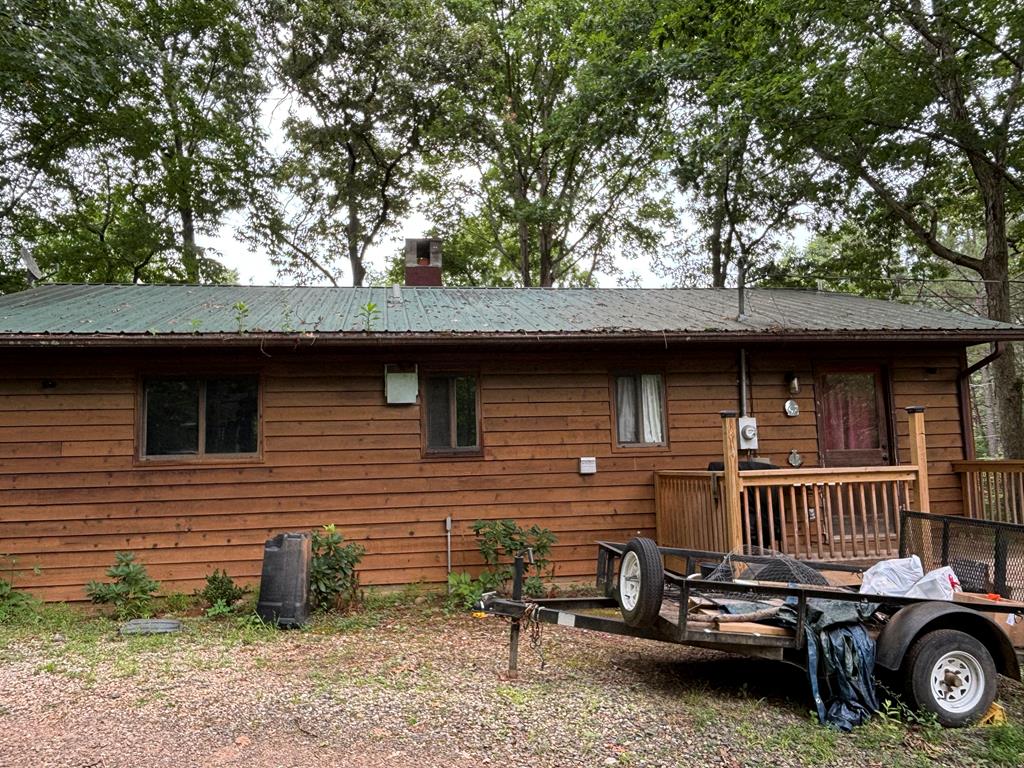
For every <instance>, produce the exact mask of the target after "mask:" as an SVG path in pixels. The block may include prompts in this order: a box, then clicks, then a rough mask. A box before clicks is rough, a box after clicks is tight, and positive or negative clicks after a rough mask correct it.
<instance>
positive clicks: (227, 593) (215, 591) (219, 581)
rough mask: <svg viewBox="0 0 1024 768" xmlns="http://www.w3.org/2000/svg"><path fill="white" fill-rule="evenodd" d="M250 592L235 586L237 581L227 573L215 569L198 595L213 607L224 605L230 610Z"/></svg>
mask: <svg viewBox="0 0 1024 768" xmlns="http://www.w3.org/2000/svg"><path fill="white" fill-rule="evenodd" d="M248 591H249V590H248V589H247V588H245V587H240V586H238V585H237V584H235V580H234V579H232V578H231V577H230V576H228V574H227V571H221V570H218V569H214V571H213V573H211V574H210V575H209V576H207V577H206V586H205V587H203V588H202V589H201V590H200V591H199V592H197V593H196V594H197V595H198V596H199V597H200V598H202V599H203V601H205V602H206V604H207V605H209V606H211V607H212V606H214V605H216V604H217V603H224V605H226V606H227V607H228V608H229V609H230V608H231V607H232V606H234V604H235V603H237V602H238V601H239V600H241V599H242V598H243V597H245V593H246V592H248Z"/></svg>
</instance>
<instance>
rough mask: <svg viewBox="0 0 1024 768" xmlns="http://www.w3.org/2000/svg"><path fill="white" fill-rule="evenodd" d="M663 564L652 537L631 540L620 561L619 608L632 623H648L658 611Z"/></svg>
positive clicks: (662, 591)
mask: <svg viewBox="0 0 1024 768" xmlns="http://www.w3.org/2000/svg"><path fill="white" fill-rule="evenodd" d="M664 593H665V564H664V563H663V562H662V559H661V552H659V551H658V545H657V544H655V543H654V541H653V540H652V539H645V538H640V537H637V538H635V539H632V540H630V542H629V543H628V544H627V545H626V548H625V549H624V550H623V552H622V560H621V562H620V563H619V608H620V609H621V610H622V618H623V619H625V621H626V623H627V624H628V625H629V626H631V627H649V626H650V625H651V624H653V623H654V621H655V619H657V618H658V614H659V613H660V612H661V600H662V598H663V597H664Z"/></svg>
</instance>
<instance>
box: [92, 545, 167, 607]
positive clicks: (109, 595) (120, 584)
mask: <svg viewBox="0 0 1024 768" xmlns="http://www.w3.org/2000/svg"><path fill="white" fill-rule="evenodd" d="M107 576H109V577H110V578H112V579H113V580H114V581H113V583H110V584H104V583H102V582H99V581H90V582H89V583H88V584H86V585H85V594H86V596H87V597H88V598H89V599H90V600H92V601H93V602H94V603H101V604H104V605H113V606H114V613H115V615H116V616H117V618H118V619H120V620H122V621H125V620H127V619H137V618H140V617H144V616H149V615H150V614H151V613H152V605H153V595H154V594H155V593H156V591H157V590H158V589H159V588H160V584H159V583H158V582H156V581H153V579H151V578H149V574H148V573H146V568H145V566H143V565H142V564H141V563H137V562H135V553H134V552H115V553H114V565H113V567H111V568H109V569H108V570H107Z"/></svg>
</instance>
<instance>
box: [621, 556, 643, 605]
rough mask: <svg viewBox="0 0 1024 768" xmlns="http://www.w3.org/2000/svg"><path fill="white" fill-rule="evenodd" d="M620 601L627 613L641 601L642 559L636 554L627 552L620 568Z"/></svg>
mask: <svg viewBox="0 0 1024 768" xmlns="http://www.w3.org/2000/svg"><path fill="white" fill-rule="evenodd" d="M619 600H620V601H621V602H622V607H623V608H624V609H625V610H627V611H632V610H633V609H634V608H636V604H637V603H638V602H639V601H640V558H639V557H637V554H636V552H627V553H626V555H625V557H623V558H622V567H620V568H619Z"/></svg>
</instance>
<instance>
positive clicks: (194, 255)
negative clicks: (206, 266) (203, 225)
mask: <svg viewBox="0 0 1024 768" xmlns="http://www.w3.org/2000/svg"><path fill="white" fill-rule="evenodd" d="M178 214H179V215H180V216H181V263H182V266H184V267H185V282H187V283H192V284H197V283H199V254H200V253H201V251H200V248H199V246H198V245H196V224H195V215H194V211H193V210H192V208H191V207H189V206H182V207H181V208H180V209H178Z"/></svg>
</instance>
